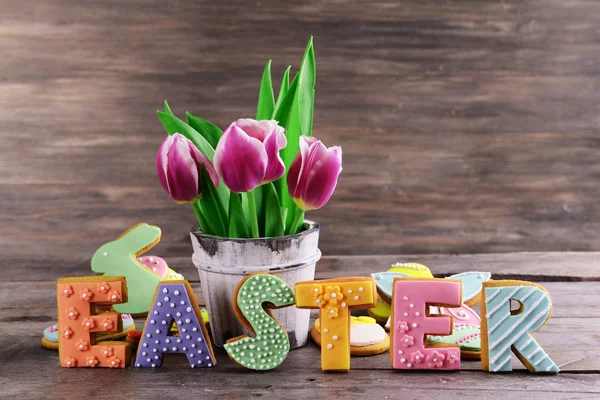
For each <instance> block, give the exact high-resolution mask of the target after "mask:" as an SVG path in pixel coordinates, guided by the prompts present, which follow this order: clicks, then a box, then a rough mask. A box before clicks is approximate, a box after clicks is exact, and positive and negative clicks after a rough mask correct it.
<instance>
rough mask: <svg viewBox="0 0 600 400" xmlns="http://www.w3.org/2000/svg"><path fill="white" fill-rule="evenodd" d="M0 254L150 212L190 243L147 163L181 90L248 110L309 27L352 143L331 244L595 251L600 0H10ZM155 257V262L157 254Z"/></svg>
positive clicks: (325, 113)
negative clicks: (166, 107)
mask: <svg viewBox="0 0 600 400" xmlns="http://www.w3.org/2000/svg"><path fill="white" fill-rule="evenodd" d="M0 7H1V9H2V13H1V15H0V54H2V57H0V121H1V124H0V171H2V173H1V174H0V248H1V250H0V252H1V254H2V256H3V257H10V258H11V259H28V258H29V257H30V255H31V254H34V255H35V256H36V257H40V259H43V258H45V257H48V256H52V255H55V254H72V255H74V256H75V257H87V256H89V255H90V254H91V253H92V252H93V251H94V250H95V248H96V246H97V243H101V242H105V241H108V240H111V239H112V238H114V237H115V236H116V235H118V234H119V233H121V232H122V231H124V230H125V229H126V228H128V227H129V226H131V225H133V224H134V223H137V222H140V221H147V222H149V223H152V224H156V225H159V226H161V227H162V228H163V231H164V239H163V243H164V245H163V247H161V251H162V254H164V255H167V256H182V255H184V254H191V246H190V243H189V239H188V236H187V232H188V230H189V229H190V228H191V226H192V224H193V218H194V217H193V213H192V211H191V210H190V209H188V208H186V207H183V206H178V205H175V204H174V203H172V202H171V201H170V199H169V198H168V197H167V196H166V195H165V194H164V193H163V191H162V189H161V187H160V185H159V184H158V180H157V178H156V176H155V175H156V174H155V170H154V157H155V154H156V150H157V148H158V146H159V144H160V142H161V141H162V139H163V137H164V135H165V132H164V131H163V129H162V127H161V125H160V123H159V121H158V118H157V117H156V114H155V111H156V109H157V108H160V107H161V104H162V100H163V99H168V100H169V101H170V104H171V105H172V107H173V110H174V111H175V112H176V113H177V114H179V115H183V113H184V112H185V111H186V110H189V111H191V112H193V113H195V114H197V115H199V116H202V117H205V118H207V119H209V120H211V121H213V122H214V123H216V124H218V125H219V126H221V127H225V126H226V125H227V124H228V123H229V122H231V121H233V120H234V119H237V118H239V117H242V116H252V115H253V114H254V112H255V108H256V100H257V94H258V85H259V81H260V76H261V74H262V68H263V66H264V64H265V63H266V61H267V60H268V59H270V58H272V59H273V71H274V75H275V81H276V82H278V81H279V77H280V76H281V74H282V72H283V70H284V68H285V67H286V66H287V65H293V66H294V67H295V69H294V70H297V67H298V64H299V62H300V58H301V55H302V51H303V48H304V45H305V42H306V40H307V38H308V37H309V35H311V34H312V35H314V36H315V48H316V57H317V70H318V73H317V76H318V78H317V95H316V112H315V121H314V125H315V129H314V132H315V136H317V137H319V138H321V139H322V140H324V141H325V143H327V144H329V145H333V144H340V145H342V146H343V148H344V172H343V173H342V175H341V178H340V181H339V186H338V190H337V191H336V193H335V195H334V196H333V198H332V200H331V202H330V204H329V205H328V206H327V207H326V208H324V209H323V210H319V211H317V212H314V213H311V214H310V217H311V218H313V219H315V220H317V221H319V222H320V223H321V224H322V235H321V248H322V250H323V252H324V254H326V255H335V254H345V255H351V254H398V253H401V254H402V253H403V254H407V253H413V254H414V253H484V252H509V251H564V250H599V249H600V235H599V234H598V232H600V211H599V210H600V208H599V207H598V201H597V199H598V198H599V197H600V189H599V185H598V179H599V177H600V162H599V161H598V146H599V145H600V137H599V136H598V128H599V124H600V119H599V118H598V104H599V103H598V101H599V95H598V93H600V91H599V89H600V80H599V76H600V74H599V72H600V63H599V57H598V54H600V42H598V40H597V27H598V26H599V25H600V12H599V11H600V4H598V3H596V2H589V1H584V0H568V1H564V0H547V1H541V0H527V1H516V0H510V1H502V2H489V1H456V2H447V3H440V2H438V1H433V0H430V1H421V0H410V1H402V2H390V1H375V2H369V3H368V4H366V3H361V2H354V1H350V0H333V1H315V0H313V1H300V0H294V1H286V2H280V1H276V0H261V1H255V2H240V1H219V2H211V1H193V2H190V1H169V2H164V1H158V0H135V1H134V0H131V1H116V0H98V1H93V2H78V1H73V0H44V1H40V0H37V1H36V0H31V1H11V0H0ZM162 254H161V255H162Z"/></svg>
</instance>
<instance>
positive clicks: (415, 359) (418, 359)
mask: <svg viewBox="0 0 600 400" xmlns="http://www.w3.org/2000/svg"><path fill="white" fill-rule="evenodd" d="M423 360H425V354H423V353H421V352H420V351H418V350H417V351H415V352H414V353H412V354H411V355H410V362H411V363H413V364H421V363H422V362H423Z"/></svg>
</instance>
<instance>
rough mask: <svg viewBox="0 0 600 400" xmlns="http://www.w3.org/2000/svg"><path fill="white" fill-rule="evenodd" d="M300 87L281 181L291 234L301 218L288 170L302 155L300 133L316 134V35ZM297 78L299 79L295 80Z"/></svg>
mask: <svg viewBox="0 0 600 400" xmlns="http://www.w3.org/2000/svg"><path fill="white" fill-rule="evenodd" d="M297 79H298V88H297V90H296V93H295V95H294V101H293V104H292V106H291V113H290V116H289V122H288V125H287V133H286V134H287V147H286V148H285V149H284V151H283V157H282V158H283V163H284V164H285V168H286V174H285V175H284V177H283V178H282V181H281V192H280V193H281V206H282V207H283V208H287V209H288V213H287V220H286V227H287V230H288V232H287V233H295V232H289V230H290V229H294V228H293V227H291V226H290V225H291V224H293V221H294V220H295V219H296V217H297V213H298V212H300V210H299V209H298V207H297V206H296V204H294V201H293V200H292V198H291V196H290V195H289V193H288V187H287V181H286V179H287V171H289V168H290V165H292V162H293V161H294V159H295V158H296V156H297V155H298V152H299V151H300V136H302V135H305V136H312V121H313V110H314V97H315V82H316V69H315V53H314V49H313V42H312V37H311V38H310V40H309V41H308V45H307V46H306V51H305V52H304V57H303V58H302V63H301V65H300V70H299V71H298V75H297ZM294 80H296V79H294Z"/></svg>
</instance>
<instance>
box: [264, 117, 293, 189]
mask: <svg viewBox="0 0 600 400" xmlns="http://www.w3.org/2000/svg"><path fill="white" fill-rule="evenodd" d="M286 145H287V139H286V137H285V133H284V130H283V128H282V127H280V126H279V125H277V124H276V125H275V129H274V130H273V131H272V132H271V133H270V134H269V135H268V136H267V138H266V139H265V141H264V146H265V151H266V152H267V158H268V160H269V161H268V164H267V170H266V171H265V177H264V180H263V183H269V182H273V181H276V180H277V179H279V178H281V177H282V176H283V174H284V173H285V164H283V160H282V159H281V157H280V156H279V150H281V149H283V148H285V146H286Z"/></svg>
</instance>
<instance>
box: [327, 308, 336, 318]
mask: <svg viewBox="0 0 600 400" xmlns="http://www.w3.org/2000/svg"><path fill="white" fill-rule="evenodd" d="M327 316H328V317H329V318H337V317H338V308H337V307H327Z"/></svg>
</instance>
